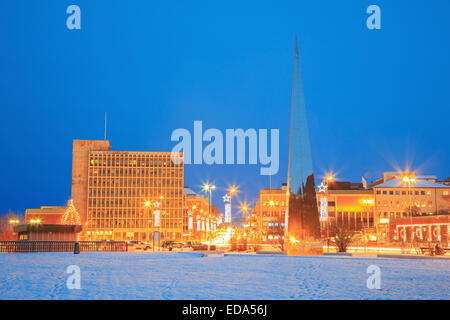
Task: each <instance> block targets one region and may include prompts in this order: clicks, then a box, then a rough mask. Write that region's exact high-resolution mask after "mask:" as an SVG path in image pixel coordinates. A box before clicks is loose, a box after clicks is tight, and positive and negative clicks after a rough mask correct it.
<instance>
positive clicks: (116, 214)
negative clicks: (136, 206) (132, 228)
mask: <svg viewBox="0 0 450 320" xmlns="http://www.w3.org/2000/svg"><path fill="white" fill-rule="evenodd" d="M182 213H183V211H182V210H181V208H175V209H164V210H162V211H160V214H161V216H162V217H165V216H168V217H176V218H178V217H182ZM148 214H151V212H149V213H148ZM146 215H147V212H146V211H145V210H114V209H108V210H89V211H88V216H89V217H93V218H96V217H97V218H100V217H102V218H104V217H111V218H135V217H140V218H142V219H144V217H145V216H146Z"/></svg>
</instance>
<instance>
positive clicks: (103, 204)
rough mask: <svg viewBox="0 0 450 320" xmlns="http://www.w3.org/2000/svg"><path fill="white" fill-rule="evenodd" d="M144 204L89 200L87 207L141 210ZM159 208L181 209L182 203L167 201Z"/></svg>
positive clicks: (127, 201) (117, 200) (128, 201)
mask: <svg viewBox="0 0 450 320" xmlns="http://www.w3.org/2000/svg"><path fill="white" fill-rule="evenodd" d="M144 205H145V204H144V202H143V201H142V200H140V199H139V200H131V199H116V200H107V199H91V198H89V206H90V207H96V206H100V207H130V208H143V207H144ZM160 208H164V209H174V208H183V201H181V200H178V201H177V200H167V201H164V204H160Z"/></svg>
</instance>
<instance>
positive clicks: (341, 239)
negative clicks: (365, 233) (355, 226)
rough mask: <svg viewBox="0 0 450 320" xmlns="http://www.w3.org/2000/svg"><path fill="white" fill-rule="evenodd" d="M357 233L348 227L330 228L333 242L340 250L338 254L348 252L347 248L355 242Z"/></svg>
mask: <svg viewBox="0 0 450 320" xmlns="http://www.w3.org/2000/svg"><path fill="white" fill-rule="evenodd" d="M354 236H355V232H354V231H352V230H350V229H349V228H348V227H346V226H333V227H332V228H330V237H331V241H332V242H333V243H334V244H335V245H336V247H337V248H338V252H347V248H348V246H349V245H350V243H351V242H352V241H353V238H354Z"/></svg>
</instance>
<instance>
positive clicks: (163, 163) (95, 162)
mask: <svg viewBox="0 0 450 320" xmlns="http://www.w3.org/2000/svg"><path fill="white" fill-rule="evenodd" d="M150 157H151V158H153V159H150ZM89 164H90V165H91V166H94V167H96V166H108V167H111V166H113V167H114V166H115V167H180V166H183V163H182V162H181V163H178V161H177V163H174V162H173V161H172V159H171V157H170V156H169V157H163V158H159V159H155V156H149V158H147V159H145V158H142V157H141V158H137V159H130V158H129V157H124V158H121V157H119V158H114V157H110V156H108V157H98V158H97V157H93V156H91V157H90V159H89Z"/></svg>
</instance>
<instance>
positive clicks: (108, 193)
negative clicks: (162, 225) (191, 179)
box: [89, 187, 183, 199]
mask: <svg viewBox="0 0 450 320" xmlns="http://www.w3.org/2000/svg"><path fill="white" fill-rule="evenodd" d="M89 196H97V197H121V196H124V197H127V196H128V197H139V196H150V197H153V198H160V197H161V196H163V197H164V199H168V198H174V199H177V198H180V197H182V196H183V192H181V191H180V190H177V189H165V190H162V189H155V188H151V189H131V188H128V189H119V188H115V189H98V188H92V187H91V188H89Z"/></svg>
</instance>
